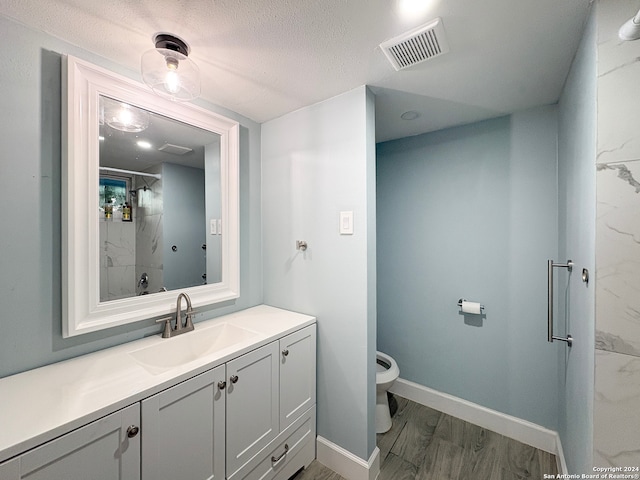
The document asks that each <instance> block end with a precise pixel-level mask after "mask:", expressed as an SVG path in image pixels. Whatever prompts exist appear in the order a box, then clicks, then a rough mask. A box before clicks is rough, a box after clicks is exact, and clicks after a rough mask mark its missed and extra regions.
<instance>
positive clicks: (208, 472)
mask: <svg viewBox="0 0 640 480" xmlns="http://www.w3.org/2000/svg"><path fill="white" fill-rule="evenodd" d="M224 371H225V370H224V365H223V366H220V367H216V368H214V369H213V370H210V371H208V372H205V373H203V374H201V375H198V376H197V377H193V378H191V379H189V380H187V381H185V382H182V383H180V384H178V385H176V386H175V387H172V388H169V389H167V390H164V391H163V392H160V393H158V394H157V395H154V396H152V397H149V398H147V399H145V400H143V401H142V434H143V437H142V480H163V479H166V480H175V479H178V478H184V479H189V480H210V479H215V480H218V479H220V480H222V479H224V449H225V444H224V443H225V438H224V437H225V432H224V422H225V418H224V415H225V401H226V400H225V394H224V388H225V386H224V385H223V384H222V383H220V384H219V383H218V382H224V377H225V375H224Z"/></svg>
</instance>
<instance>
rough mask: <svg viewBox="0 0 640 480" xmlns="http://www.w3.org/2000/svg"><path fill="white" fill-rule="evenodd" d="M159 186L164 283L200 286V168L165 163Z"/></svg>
mask: <svg viewBox="0 0 640 480" xmlns="http://www.w3.org/2000/svg"><path fill="white" fill-rule="evenodd" d="M162 187H163V188H162V193H163V205H162V220H163V223H164V224H165V225H166V226H167V228H163V230H162V235H163V237H164V240H163V242H162V250H163V252H162V259H163V269H162V273H163V277H164V285H165V287H167V288H168V289H169V290H176V289H180V288H185V287H191V286H193V285H202V284H203V282H204V279H203V278H202V275H203V274H205V273H206V272H207V265H206V257H205V254H206V251H205V250H203V249H202V245H203V244H204V243H206V232H205V225H206V221H205V218H206V217H205V185H204V170H203V169H201V168H192V167H186V166H184V165H177V164H175V163H168V162H165V163H163V164H162ZM174 245H175V247H176V251H175V252H174V251H173V249H172V247H173V246H174Z"/></svg>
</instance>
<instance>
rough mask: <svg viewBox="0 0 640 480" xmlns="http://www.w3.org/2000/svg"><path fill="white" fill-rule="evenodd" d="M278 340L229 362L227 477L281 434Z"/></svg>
mask: <svg viewBox="0 0 640 480" xmlns="http://www.w3.org/2000/svg"><path fill="white" fill-rule="evenodd" d="M278 360H279V352H278V342H272V343H270V344H268V345H265V346H264V347H261V348H258V349H257V350H254V351H252V352H249V353H247V354H245V355H243V356H241V357H238V358H236V359H235V360H232V361H230V362H229V363H227V385H228V388H227V477H230V476H231V475H232V474H233V473H234V472H235V471H237V470H238V469H239V468H240V467H242V466H243V465H244V464H245V463H246V462H247V461H249V460H250V459H251V458H252V457H253V456H254V455H255V454H256V453H258V452H259V451H260V450H261V449H262V448H264V447H265V446H266V445H267V444H268V443H269V442H270V441H271V440H273V439H274V438H275V437H276V436H277V435H278V433H279V426H278V417H279V415H278V413H279V408H278V377H279V370H278Z"/></svg>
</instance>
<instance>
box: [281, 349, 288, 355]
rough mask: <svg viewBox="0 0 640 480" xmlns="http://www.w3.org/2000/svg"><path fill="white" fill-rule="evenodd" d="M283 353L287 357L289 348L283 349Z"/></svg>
mask: <svg viewBox="0 0 640 480" xmlns="http://www.w3.org/2000/svg"><path fill="white" fill-rule="evenodd" d="M282 355H284V356H285V357H286V356H287V355H289V350H287V349H286V348H285V349H284V350H282Z"/></svg>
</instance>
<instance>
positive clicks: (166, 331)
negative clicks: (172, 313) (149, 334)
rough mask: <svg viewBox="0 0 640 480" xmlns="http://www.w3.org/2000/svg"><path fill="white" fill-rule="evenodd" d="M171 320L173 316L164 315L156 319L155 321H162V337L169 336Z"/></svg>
mask: <svg viewBox="0 0 640 480" xmlns="http://www.w3.org/2000/svg"><path fill="white" fill-rule="evenodd" d="M171 320H173V317H164V318H159V319H158V320H156V323H160V322H164V330H163V331H162V338H170V337H171Z"/></svg>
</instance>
